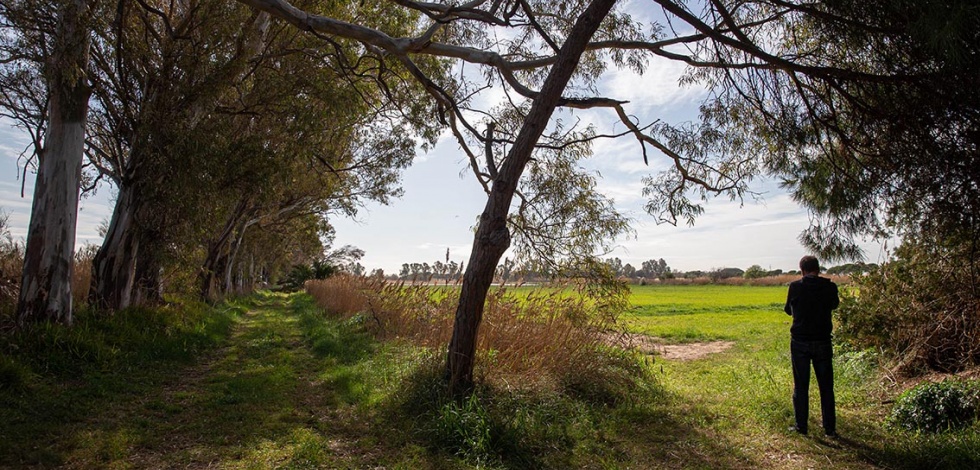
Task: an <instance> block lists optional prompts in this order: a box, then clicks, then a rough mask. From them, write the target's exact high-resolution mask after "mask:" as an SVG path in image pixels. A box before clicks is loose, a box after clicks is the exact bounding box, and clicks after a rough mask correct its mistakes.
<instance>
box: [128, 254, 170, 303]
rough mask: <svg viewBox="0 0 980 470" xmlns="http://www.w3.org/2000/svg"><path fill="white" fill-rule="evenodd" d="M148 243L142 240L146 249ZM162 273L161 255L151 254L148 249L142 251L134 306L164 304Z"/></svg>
mask: <svg viewBox="0 0 980 470" xmlns="http://www.w3.org/2000/svg"><path fill="white" fill-rule="evenodd" d="M148 241H149V240H148V239H146V238H143V239H141V240H140V245H141V246H143V247H144V248H145V247H146V246H147V243H148ZM162 273H163V268H162V266H161V265H160V258H159V254H157V253H151V252H149V251H148V250H146V249H143V250H140V253H139V256H138V257H137V258H136V271H135V275H134V281H133V300H132V305H161V304H163V279H162Z"/></svg>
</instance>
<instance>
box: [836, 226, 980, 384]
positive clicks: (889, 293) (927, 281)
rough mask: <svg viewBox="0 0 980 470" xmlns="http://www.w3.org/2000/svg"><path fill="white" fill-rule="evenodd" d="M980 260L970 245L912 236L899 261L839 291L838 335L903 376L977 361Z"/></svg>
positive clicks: (950, 369) (953, 369)
mask: <svg viewBox="0 0 980 470" xmlns="http://www.w3.org/2000/svg"><path fill="white" fill-rule="evenodd" d="M978 273H980V259H978V258H977V253H976V252H975V250H974V249H973V248H972V245H971V243H969V241H967V242H963V241H957V240H955V239H945V240H940V241H928V240H917V239H913V238H911V237H910V238H909V239H907V240H905V244H904V245H902V246H901V247H899V248H898V249H897V250H896V251H895V258H894V259H893V260H892V261H890V262H888V263H886V264H884V265H882V266H881V267H879V268H878V269H874V270H872V272H870V273H869V274H867V275H865V276H856V277H854V279H853V280H854V287H855V288H852V289H844V290H843V291H842V303H841V307H840V308H839V309H838V310H837V311H836V313H835V315H836V318H835V319H836V320H837V324H838V327H837V328H836V330H835V331H836V334H837V337H838V338H840V339H842V340H844V341H846V342H848V343H850V344H851V345H852V346H853V347H854V348H855V349H859V350H860V349H869V348H870V349H875V350H878V351H882V352H884V353H885V355H886V356H890V358H891V360H892V361H894V362H895V363H896V364H897V366H898V368H899V369H900V370H901V371H903V372H906V373H915V372H921V371H925V370H929V369H932V370H938V371H941V372H958V371H961V370H964V369H965V368H968V367H972V366H975V365H978V364H980V295H978V292H980V291H978V290H977V289H976V288H975V286H976V285H977V283H978V282H980V279H977V275H978Z"/></svg>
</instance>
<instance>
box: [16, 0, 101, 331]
mask: <svg viewBox="0 0 980 470" xmlns="http://www.w3.org/2000/svg"><path fill="white" fill-rule="evenodd" d="M90 13H91V5H90V4H89V2H87V1H85V0H73V1H68V2H66V3H65V4H64V5H63V6H62V7H61V11H60V12H59V24H58V29H57V33H56V37H55V38H54V45H53V47H52V51H53V52H52V54H51V57H50V58H49V60H48V62H47V63H46V64H45V78H46V79H47V84H48V93H49V97H48V99H49V101H48V125H47V131H46V133H45V136H44V148H43V149H41V150H40V151H39V152H38V155H39V162H38V170H37V182H36V184H35V187H34V202H33V204H32V207H31V222H30V226H29V227H28V234H27V247H26V250H25V252H24V271H23V276H22V278H21V288H20V296H19V298H18V300H17V322H18V323H19V324H21V325H23V324H25V323H30V322H41V321H49V322H59V323H66V324H71V320H72V305H71V267H72V263H73V258H74V251H75V224H76V222H77V220H78V191H79V185H80V183H81V172H82V158H83V152H84V144H85V120H86V117H87V115H88V99H89V95H90V94H91V89H90V88H89V85H88V77H87V70H88V54H89V37H88V29H87V27H86V24H87V23H88V17H89V16H90Z"/></svg>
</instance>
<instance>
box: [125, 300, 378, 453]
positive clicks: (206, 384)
mask: <svg viewBox="0 0 980 470" xmlns="http://www.w3.org/2000/svg"><path fill="white" fill-rule="evenodd" d="M310 314H311V312H309V305H307V304H306V303H305V302H304V299H303V298H300V297H289V298H287V297H281V296H274V295H270V296H266V297H261V298H259V299H258V300H256V301H254V302H253V303H252V305H251V308H250V309H249V310H248V311H247V312H246V313H245V314H244V315H243V316H242V317H241V320H240V322H239V323H238V325H237V326H236V328H235V330H234V332H233V333H232V335H231V337H230V339H229V341H228V344H227V345H226V346H224V347H222V348H221V349H220V350H218V351H216V353H215V354H214V355H213V356H212V357H210V358H208V359H207V360H205V361H203V362H201V363H200V364H197V365H194V366H192V367H190V368H188V369H187V370H185V371H184V373H183V374H182V375H181V377H180V378H179V379H177V380H176V381H174V382H171V383H168V384H166V385H165V386H164V387H162V388H160V389H159V390H157V391H156V393H153V394H149V395H147V396H145V397H143V398H142V399H141V400H139V401H138V402H136V403H134V404H133V405H135V406H134V407H131V408H130V409H129V410H128V411H130V412H131V413H133V414H138V415H141V418H140V421H141V422H143V423H144V424H145V428H144V429H141V430H140V432H139V441H138V443H137V445H135V446H133V448H132V449H131V452H130V453H129V455H127V456H126V458H125V459H124V460H123V461H122V462H119V463H120V464H123V465H124V466H125V465H132V466H135V467H139V468H147V467H154V468H165V467H170V468H173V467H222V468H281V467H293V468H299V467H314V466H318V467H325V468H345V467H363V466H366V465H368V464H369V463H370V461H371V460H372V453H375V452H377V451H378V450H377V449H376V448H375V447H376V446H374V445H373V442H374V441H375V439H374V436H373V435H372V434H371V428H370V426H369V423H366V422H363V421H362V419H361V417H360V416H359V415H360V414H361V413H360V412H359V410H358V409H357V408H358V407H357V405H358V404H359V403H361V399H362V398H364V397H363V396H359V395H358V390H356V389H351V387H350V385H351V384H353V383H355V382H358V381H357V380H350V379H351V378H352V377H351V375H352V374H354V375H356V372H353V370H354V369H356V367H353V368H352V366H356V365H357V364H358V363H359V362H361V361H362V360H366V359H368V354H369V353H372V352H374V346H373V345H372V343H371V342H370V341H368V340H367V338H364V337H360V336H356V335H355V336H353V337H341V335H340V334H339V333H340V332H339V331H338V332H334V333H338V334H334V335H333V337H332V338H330V337H327V338H323V337H321V338H319V341H318V342H314V341H312V340H311V337H310V333H311V332H310V331H309V329H310V328H311V327H314V323H315V322H314V321H312V319H310V318H308V317H307V315H310ZM304 319H305V321H304ZM317 326H318V327H320V328H323V325H322V324H320V325H317ZM304 329H305V330H304ZM321 336H323V335H321ZM327 336H329V335H327ZM331 339H333V340H334V341H331ZM345 374H347V376H345Z"/></svg>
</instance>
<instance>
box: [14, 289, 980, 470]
mask: <svg viewBox="0 0 980 470" xmlns="http://www.w3.org/2000/svg"><path fill="white" fill-rule="evenodd" d="M783 295H785V294H784V290H783V289H781V288H769V287H729V286H646V287H638V288H635V289H634V294H633V303H634V306H635V308H634V310H633V312H632V313H631V314H630V315H628V318H627V320H628V322H629V324H630V325H631V328H633V329H635V330H636V331H640V332H644V333H647V334H650V335H653V336H657V337H660V338H663V339H664V340H666V341H669V342H674V343H690V342H691V341H697V340H702V339H727V340H730V341H733V342H734V343H735V345H734V346H733V347H732V348H731V349H729V350H727V351H724V352H721V353H718V354H713V355H709V356H707V357H705V358H702V359H698V360H693V361H675V360H665V359H663V358H656V359H655V360H653V361H650V362H648V363H647V364H646V365H645V366H644V367H643V368H641V373H640V374H639V375H638V376H636V377H634V379H635V380H634V381H633V382H632V384H631V385H630V386H631V387H632V388H630V389H628V392H626V393H625V396H627V397H628V399H625V400H623V399H618V400H612V401H609V400H604V399H603V395H604V394H609V393H613V394H619V395H620V396H622V395H623V394H624V392H623V390H615V391H612V392H610V391H604V390H603V385H604V384H603V376H602V375H596V376H594V377H593V376H590V377H581V380H582V384H581V387H582V389H583V390H584V389H589V390H593V391H592V392H590V393H579V392H580V390H579V389H576V388H574V387H573V388H561V387H559V388H557V389H551V390H526V389H521V388H519V387H497V388H492V387H489V386H480V387H478V388H477V389H476V391H475V392H474V394H473V395H472V397H471V398H469V399H465V400H461V401H460V400H455V399H453V398H452V397H450V396H449V395H448V394H447V393H446V390H445V385H444V382H443V380H442V361H443V359H444V358H443V351H426V350H422V349H418V348H415V347H412V346H410V345H407V344H403V343H400V342H397V341H396V342H389V343H379V342H377V341H376V340H374V339H373V338H372V337H370V336H368V335H367V334H366V333H365V332H364V329H363V328H362V327H361V325H360V324H359V323H358V322H359V321H364V320H363V317H360V316H358V317H354V319H352V320H347V321H340V320H336V319H331V318H329V317H327V316H325V315H324V314H323V313H322V312H320V311H319V310H318V309H317V308H316V307H315V306H314V305H313V303H312V301H311V299H310V298H309V297H308V296H306V295H303V294H294V295H288V296H286V295H276V294H262V295H256V296H253V297H250V298H246V299H241V300H238V301H236V302H231V303H227V304H223V305H221V306H219V307H217V308H210V307H206V306H203V305H198V304H184V305H180V306H175V307H171V308H168V309H161V310H133V311H127V312H122V313H120V314H117V315H115V316H113V317H108V318H106V317H98V316H95V315H92V314H90V313H87V312H83V313H82V314H81V315H79V321H78V324H77V325H76V326H75V327H74V328H72V329H65V328H61V327H40V328H37V329H35V330H33V331H29V332H21V333H17V334H14V335H8V336H4V337H0V353H2V355H0V467H21V466H28V465H34V466H58V465H65V466H70V467H82V468H146V467H151V468H183V467H205V466H207V467H218V468H389V469H450V468H515V469H516V468H603V469H616V468H623V469H625V468H706V469H707V468H711V469H715V468H722V469H724V468H780V469H781V468H786V469H796V468H856V469H864V468H929V469H934V468H977V467H978V465H980V452H978V449H980V437H978V436H980V425H974V426H972V427H970V428H967V429H965V430H962V431H958V432H955V433H948V434H939V435H927V434H913V433H907V432H904V431H901V430H898V429H894V428H891V427H888V426H887V425H886V424H885V421H886V420H885V418H886V416H887V415H888V413H889V412H890V410H891V405H890V403H885V402H886V401H888V400H890V399H893V398H894V397H895V396H896V395H897V394H898V393H899V391H900V388H899V387H895V386H893V385H890V384H889V382H886V381H883V380H882V378H881V376H880V375H879V372H878V369H877V368H876V366H875V363H874V360H875V358H874V355H873V354H871V353H868V352H846V351H842V350H840V351H838V356H837V358H836V362H835V367H836V372H837V396H838V411H839V417H838V420H839V430H840V432H841V433H842V435H843V436H844V438H843V439H841V440H839V441H830V440H827V439H824V438H823V437H822V436H821V435H820V431H819V410H818V409H816V408H817V407H816V403H817V401H816V397H817V395H816V390H814V391H813V392H812V395H811V396H812V405H813V406H812V407H811V417H812V418H811V419H813V422H811V429H812V430H813V434H812V435H811V436H809V437H802V436H797V435H795V434H791V433H789V432H787V431H786V427H787V426H788V425H789V423H790V421H791V416H792V410H791V405H790V394H791V382H792V379H791V376H790V371H789V355H788V328H789V318H788V317H787V316H786V315H785V314H784V313H782V300H783V299H782V297H783ZM643 370H645V372H642V371H643ZM603 373H606V372H603ZM609 373H612V374H614V375H615V374H616V373H619V374H622V371H620V372H615V371H613V372H609ZM583 375H588V374H583ZM590 380H591V382H590ZM605 386H613V384H610V383H606V384H605Z"/></svg>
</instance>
